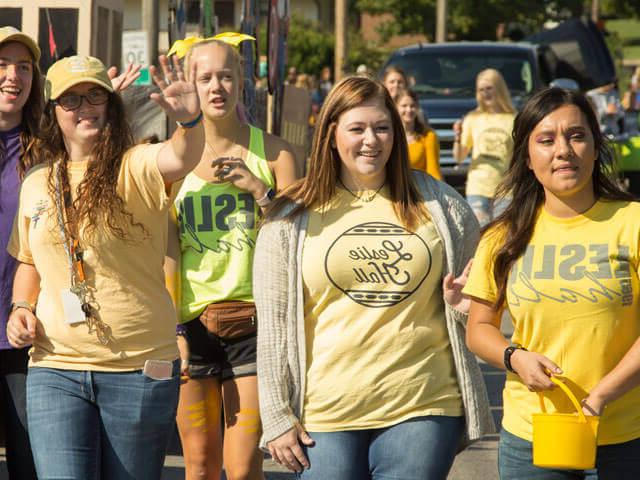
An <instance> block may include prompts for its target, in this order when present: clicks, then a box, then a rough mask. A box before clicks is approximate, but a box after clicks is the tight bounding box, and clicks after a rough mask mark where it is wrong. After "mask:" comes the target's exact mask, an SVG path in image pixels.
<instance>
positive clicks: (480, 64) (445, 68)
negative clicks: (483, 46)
mask: <svg viewBox="0 0 640 480" xmlns="http://www.w3.org/2000/svg"><path fill="white" fill-rule="evenodd" d="M390 63H391V64H394V65H398V66H399V67H401V68H402V69H403V70H404V71H405V72H406V73H407V76H408V77H409V82H410V83H411V84H412V88H413V89H414V90H415V91H416V92H417V93H418V94H419V95H420V96H423V97H429V96H435V95H437V96H440V95H448V96H452V97H469V96H474V92H475V85H476V83H475V82H476V76H477V75H478V73H479V72H480V71H482V70H484V69H485V68H495V69H496V70H498V71H499V72H500V73H502V76H503V77H504V79H505V81H506V82H507V86H508V87H509V90H510V91H511V95H513V96H516V95H527V94H529V93H531V92H532V91H533V88H534V81H533V69H532V66H531V62H529V58H528V56H527V55H526V53H525V52H522V53H520V52H514V53H507V54H504V55H489V56H487V55H486V52H478V53H475V52H450V51H449V52H443V53H442V54H438V53H434V52H425V51H423V52H419V53H416V54H409V55H405V56H402V57H396V58H393V59H392V60H391V62H390Z"/></svg>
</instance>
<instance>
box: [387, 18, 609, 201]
mask: <svg viewBox="0 0 640 480" xmlns="http://www.w3.org/2000/svg"><path fill="white" fill-rule="evenodd" d="M389 65H396V66H399V67H401V68H402V69H403V70H404V71H405V72H406V74H407V76H408V77H409V79H410V81H411V82H412V83H413V86H412V88H413V89H414V90H415V91H416V93H417V94H418V96H419V98H420V106H421V107H422V109H423V111H424V112H425V114H426V116H427V117H428V119H429V124H430V125H431V127H432V128H433V129H435V130H436V133H437V134H438V138H439V139H440V167H441V170H442V173H443V176H444V178H445V180H446V181H447V182H448V183H450V184H452V185H453V186H455V187H456V188H457V189H458V190H460V191H463V190H464V182H465V179H466V173H467V164H468V161H467V162H465V163H462V164H460V165H457V164H456V162H455V161H454V159H453V156H452V148H453V128H452V127H453V123H454V122H455V121H456V120H458V119H460V118H462V117H463V116H464V115H465V114H466V113H467V112H469V111H471V110H473V109H474V108H476V100H475V79H476V76H477V74H478V73H479V72H480V71H481V70H484V69H485V68H495V69H496V70H498V71H500V73H502V75H503V77H504V79H505V81H506V83H507V86H508V87H509V90H510V92H511V96H512V98H513V102H514V105H515V106H516V108H518V107H519V106H521V105H522V104H523V102H524V101H525V100H526V99H527V98H528V97H529V96H531V94H533V92H535V91H536V90H538V89H540V88H543V87H546V86H548V85H549V84H551V83H552V82H555V83H558V84H562V85H565V86H571V85H573V86H575V87H576V88H580V89H581V90H584V91H586V90H590V89H593V88H596V87H599V86H601V85H605V84H607V83H611V82H613V81H615V68H614V64H613V60H612V58H611V54H610V53H609V50H608V48H607V46H606V44H605V42H604V39H603V37H602V34H601V32H600V31H599V30H598V29H597V27H596V26H595V25H594V24H593V23H592V22H590V21H583V20H578V19H574V20H570V21H567V22H564V23H562V24H561V25H559V26H558V27H556V28H554V29H552V30H546V31H543V32H540V33H538V34H536V35H534V36H532V37H529V38H528V39H527V41H525V42H518V43H506V42H451V43H438V44H418V45H412V46H409V47H405V48H401V49H399V50H396V51H395V52H394V53H393V54H392V55H391V57H390V58H389V59H388V60H387V62H386V63H385V65H384V67H383V70H384V68H386V67H387V66H389Z"/></svg>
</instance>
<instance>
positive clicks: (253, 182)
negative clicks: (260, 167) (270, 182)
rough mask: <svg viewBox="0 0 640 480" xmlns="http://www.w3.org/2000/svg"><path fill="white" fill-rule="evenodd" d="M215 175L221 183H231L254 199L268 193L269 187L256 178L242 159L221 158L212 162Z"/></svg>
mask: <svg viewBox="0 0 640 480" xmlns="http://www.w3.org/2000/svg"><path fill="white" fill-rule="evenodd" d="M211 168H213V174H214V175H215V176H216V178H217V179H218V180H219V181H221V182H231V183H233V184H234V185H235V186H236V187H238V188H239V189H241V190H245V191H247V192H249V193H250V194H251V195H253V198H255V199H256V200H257V199H260V198H262V197H264V195H265V194H266V193H267V190H268V189H269V187H267V186H266V185H265V184H264V183H262V181H261V180H260V179H259V178H258V177H256V176H255V175H254V174H253V173H251V170H249V168H248V167H247V164H246V163H244V161H242V159H241V158H236V157H220V158H216V159H215V160H214V161H213V162H211Z"/></svg>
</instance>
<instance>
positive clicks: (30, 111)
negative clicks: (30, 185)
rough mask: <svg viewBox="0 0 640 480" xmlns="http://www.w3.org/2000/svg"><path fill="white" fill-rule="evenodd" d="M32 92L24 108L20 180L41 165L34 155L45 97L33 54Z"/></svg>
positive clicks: (0, 150)
mask: <svg viewBox="0 0 640 480" xmlns="http://www.w3.org/2000/svg"><path fill="white" fill-rule="evenodd" d="M31 70H32V78H31V91H30V92H29V96H28V97H27V101H26V103H25V104H24V107H22V120H21V125H22V132H20V156H19V157H18V163H17V166H16V168H17V169H18V176H19V177H20V180H22V179H23V178H24V175H25V173H26V172H27V171H28V170H29V169H30V168H31V167H33V166H34V165H37V164H38V163H39V158H38V157H37V155H34V152H33V146H34V144H35V139H36V134H37V132H38V125H39V123H40V117H42V107H43V105H44V95H43V92H44V90H43V88H42V74H41V73H40V67H39V66H38V62H36V61H35V59H34V58H33V54H31ZM4 147H5V146H4V145H2V144H1V143H0V160H2V163H4V155H5V148H4Z"/></svg>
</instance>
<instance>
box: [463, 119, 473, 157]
mask: <svg viewBox="0 0 640 480" xmlns="http://www.w3.org/2000/svg"><path fill="white" fill-rule="evenodd" d="M460 145H462V146H463V147H464V148H466V149H467V150H471V149H472V148H473V114H472V113H470V114H467V115H465V117H464V120H462V133H461V134H460Z"/></svg>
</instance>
